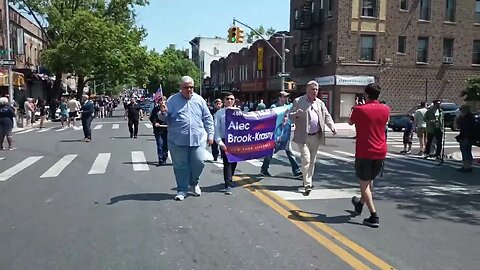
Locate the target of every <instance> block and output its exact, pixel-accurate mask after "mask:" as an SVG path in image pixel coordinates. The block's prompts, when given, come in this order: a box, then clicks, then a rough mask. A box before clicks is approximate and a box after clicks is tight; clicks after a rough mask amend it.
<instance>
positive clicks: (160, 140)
mask: <svg viewBox="0 0 480 270" xmlns="http://www.w3.org/2000/svg"><path fill="white" fill-rule="evenodd" d="M155 102H156V105H155V107H154V108H153V110H152V112H151V113H150V118H149V119H150V122H151V123H152V125H153V135H155V141H156V143H157V156H158V166H161V165H163V164H165V162H166V161H167V158H168V144H167V123H166V122H164V121H162V120H160V119H159V117H158V115H159V114H163V115H164V116H166V111H167V106H166V103H165V97H163V98H158V99H156V100H155Z"/></svg>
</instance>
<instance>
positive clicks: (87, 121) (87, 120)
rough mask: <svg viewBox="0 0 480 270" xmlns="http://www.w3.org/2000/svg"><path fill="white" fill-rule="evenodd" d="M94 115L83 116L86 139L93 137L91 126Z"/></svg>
mask: <svg viewBox="0 0 480 270" xmlns="http://www.w3.org/2000/svg"><path fill="white" fill-rule="evenodd" d="M92 120H93V116H91V115H88V116H82V127H83V135H84V136H85V139H90V140H91V139H92V129H91V128H90V126H91V124H92Z"/></svg>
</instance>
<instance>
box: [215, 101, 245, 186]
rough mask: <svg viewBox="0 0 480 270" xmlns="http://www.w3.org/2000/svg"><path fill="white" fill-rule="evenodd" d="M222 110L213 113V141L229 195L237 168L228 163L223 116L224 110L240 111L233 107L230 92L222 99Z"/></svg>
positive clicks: (235, 165) (234, 164)
mask: <svg viewBox="0 0 480 270" xmlns="http://www.w3.org/2000/svg"><path fill="white" fill-rule="evenodd" d="M223 104H225V106H224V108H222V109H220V110H219V111H218V112H216V113H215V141H216V142H217V144H218V145H219V146H220V152H221V155H222V161H223V179H224V181H225V190H224V192H225V194H226V195H231V194H232V191H233V190H232V189H233V175H234V174H235V169H236V168H237V162H230V161H229V160H228V157H227V152H228V148H227V146H226V145H225V136H226V134H225V115H226V110H240V108H237V107H235V106H234V104H235V96H234V95H233V94H232V93H231V92H225V93H224V98H223Z"/></svg>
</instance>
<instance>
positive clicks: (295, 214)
mask: <svg viewBox="0 0 480 270" xmlns="http://www.w3.org/2000/svg"><path fill="white" fill-rule="evenodd" d="M290 214H291V215H289V216H288V218H289V219H292V220H298V221H304V222H322V223H328V224H343V223H352V222H351V220H350V219H351V218H352V215H342V216H332V217H328V216H327V215H324V214H319V213H312V212H306V211H302V210H290ZM302 214H306V215H308V216H303V215H302Z"/></svg>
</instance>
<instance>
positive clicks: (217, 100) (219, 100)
mask: <svg viewBox="0 0 480 270" xmlns="http://www.w3.org/2000/svg"><path fill="white" fill-rule="evenodd" d="M217 102H222V100H221V99H219V98H217V99H215V101H214V102H213V103H217Z"/></svg>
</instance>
